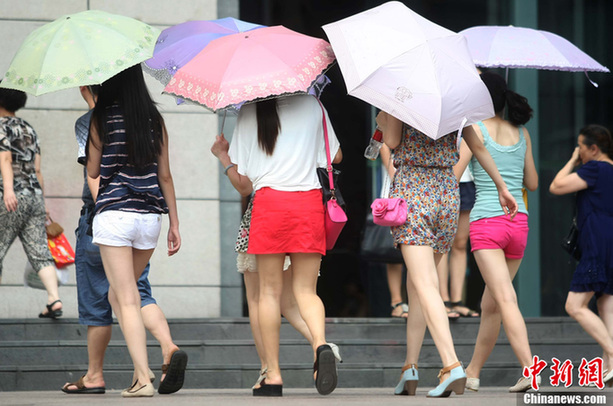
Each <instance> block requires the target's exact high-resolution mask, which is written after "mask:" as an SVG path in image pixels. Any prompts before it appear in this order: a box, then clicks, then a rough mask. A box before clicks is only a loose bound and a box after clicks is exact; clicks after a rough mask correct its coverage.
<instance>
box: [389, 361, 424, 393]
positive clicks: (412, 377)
mask: <svg viewBox="0 0 613 406" xmlns="http://www.w3.org/2000/svg"><path fill="white" fill-rule="evenodd" d="M418 381H419V373H418V372H417V364H409V365H405V366H404V367H403V368H402V374H401V375H400V382H398V385H396V388H395V389H394V395H411V396H414V395H415V391H416V390H417V382H418Z"/></svg>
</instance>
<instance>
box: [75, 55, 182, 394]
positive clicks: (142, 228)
mask: <svg viewBox="0 0 613 406" xmlns="http://www.w3.org/2000/svg"><path fill="white" fill-rule="evenodd" d="M87 176H88V183H89V186H90V190H91V192H92V196H93V198H94V200H95V202H96V205H95V208H94V212H95V216H94V221H93V243H94V244H96V245H99V246H100V255H101V257H102V262H103V264H104V269H105V272H106V275H107V279H108V280H109V284H110V289H109V302H110V303H111V305H112V307H113V310H114V312H115V314H116V315H117V319H118V320H119V325H120V327H121V331H122V332H123V335H124V337H125V339H126V344H127V345H128V351H129V352H130V357H131V358H132V362H133V363H134V381H133V383H132V385H131V386H130V387H129V388H128V389H126V390H124V391H123V392H122V396H124V397H141V396H153V394H154V392H155V390H154V388H153V385H152V384H151V382H150V380H149V365H148V359H147V343H146V334H145V326H144V324H143V319H142V316H141V311H140V295H139V292H138V288H137V281H138V279H139V278H140V275H141V274H142V272H143V270H144V269H145V267H146V265H147V263H148V262H149V259H150V258H151V255H152V254H153V251H154V249H155V247H156V245H157V240H158V237H159V234H160V230H161V224H162V219H161V215H162V214H164V213H168V215H169V220H170V228H169V231H168V238H167V243H168V255H174V254H176V253H177V251H178V250H179V248H180V247H181V237H180V235H179V219H178V216H177V204H176V199H175V191H174V184H173V180H172V175H171V173H170V166H169V161H168V134H167V133H166V127H165V126H164V120H163V118H162V116H161V115H160V113H159V112H158V110H157V108H156V107H155V104H154V103H153V100H151V97H150V95H149V92H148V90H147V87H146V85H145V81H144V78H143V73H142V70H141V67H140V65H136V66H133V67H131V68H128V69H126V70H125V71H123V72H121V73H119V74H118V75H116V76H114V77H112V78H111V79H109V80H107V81H106V82H104V83H103V84H102V86H101V87H100V90H99V94H98V101H97V103H96V107H95V108H94V112H93V116H92V123H91V126H90V138H89V143H88V150H87Z"/></svg>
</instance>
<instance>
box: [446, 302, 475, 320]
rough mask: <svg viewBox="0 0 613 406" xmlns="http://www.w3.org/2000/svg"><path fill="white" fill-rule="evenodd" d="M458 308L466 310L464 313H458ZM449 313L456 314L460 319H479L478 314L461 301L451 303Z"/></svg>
mask: <svg viewBox="0 0 613 406" xmlns="http://www.w3.org/2000/svg"><path fill="white" fill-rule="evenodd" d="M459 308H464V309H466V311H460V310H459ZM462 310H463V309H462ZM451 311H452V312H456V313H458V314H459V315H460V316H462V317H479V313H478V312H476V311H474V310H472V309H470V308H468V307H467V306H466V305H464V303H462V302H461V301H460V302H451Z"/></svg>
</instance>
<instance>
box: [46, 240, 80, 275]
mask: <svg viewBox="0 0 613 406" xmlns="http://www.w3.org/2000/svg"><path fill="white" fill-rule="evenodd" d="M47 245H49V251H51V256H52V257H53V260H54V261H55V266H56V267H58V268H63V267H65V266H67V265H70V264H74V256H75V253H74V250H73V249H72V247H71V246H70V243H69V242H68V239H67V238H66V236H65V235H64V233H61V234H60V235H58V236H55V237H51V236H49V235H47Z"/></svg>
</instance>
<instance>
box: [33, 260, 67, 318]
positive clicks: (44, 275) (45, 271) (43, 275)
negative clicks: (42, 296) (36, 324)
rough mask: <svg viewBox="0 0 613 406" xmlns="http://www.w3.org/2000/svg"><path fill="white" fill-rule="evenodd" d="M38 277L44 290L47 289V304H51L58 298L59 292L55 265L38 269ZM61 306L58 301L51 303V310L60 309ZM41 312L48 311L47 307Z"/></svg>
mask: <svg viewBox="0 0 613 406" xmlns="http://www.w3.org/2000/svg"><path fill="white" fill-rule="evenodd" d="M38 277H39V278H40V280H41V282H42V283H43V285H44V286H45V290H46V291H47V304H51V303H53V302H55V301H56V300H59V299H60V292H59V289H58V286H57V273H56V270H55V267H53V266H46V267H44V268H42V269H41V270H40V271H38ZM61 308H62V303H60V302H58V303H56V304H54V305H53V307H52V309H53V310H60V309H61ZM42 313H43V314H47V313H49V312H48V311H47V309H45V310H43V312H42Z"/></svg>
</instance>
